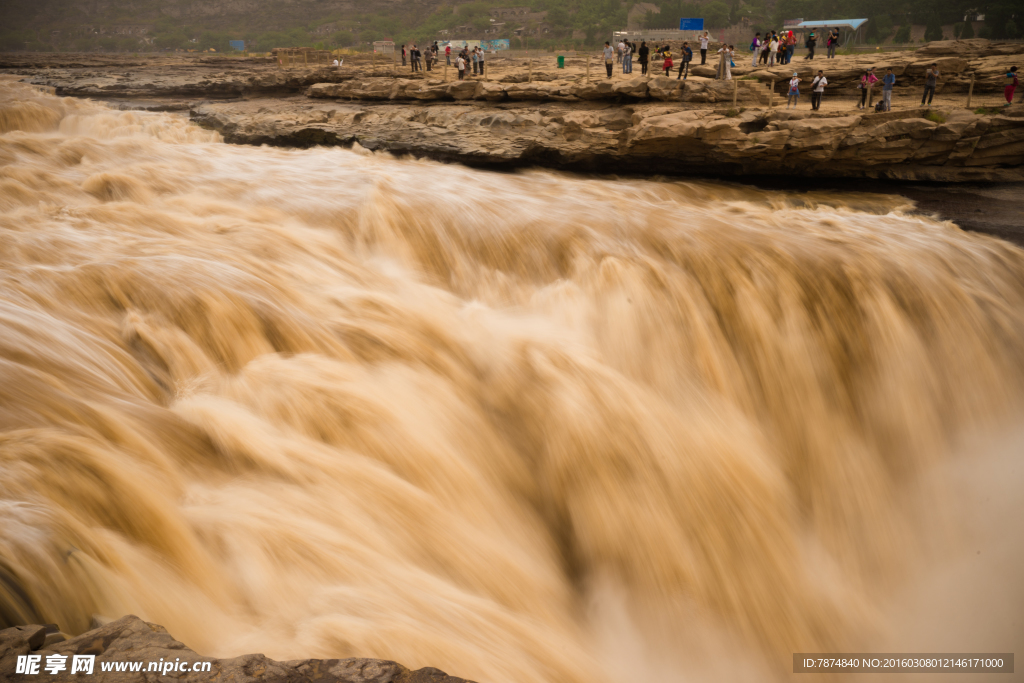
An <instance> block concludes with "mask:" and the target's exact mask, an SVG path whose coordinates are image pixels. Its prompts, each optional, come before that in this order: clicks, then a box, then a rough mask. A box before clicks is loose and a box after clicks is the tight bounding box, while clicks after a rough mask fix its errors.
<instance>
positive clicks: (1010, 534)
mask: <svg viewBox="0 0 1024 683" xmlns="http://www.w3.org/2000/svg"><path fill="white" fill-rule="evenodd" d="M906 208H908V207H907V206H905V202H903V200H900V199H898V198H894V197H884V196H870V195H843V196H836V195H829V194H827V193H818V194H813V193H812V194H807V195H800V196H795V195H790V194H787V193H784V192H764V191H758V190H755V189H751V188H741V187H734V186H729V185H723V184H717V183H710V182H709V183H702V182H686V183H678V182H649V181H641V180H598V179H588V178H578V177H572V176H567V175H563V174H559V173H552V172H541V171H532V172H527V173H520V174H516V175H499V174H492V173H485V172H480V171H475V170H469V169H466V168H462V167H459V166H451V165H441V164H437V163H434V162H429V161H416V160H410V159H395V158H392V157H390V156H387V155H381V154H369V153H365V152H361V151H360V150H358V149H357V150H342V149H313V150H305V151H286V150H279V149H269V148H251V147H236V146H229V145H225V144H223V143H221V142H220V140H219V138H218V136H217V135H216V134H214V133H210V132H207V131H203V130H200V129H198V128H195V127H193V126H192V125H190V124H189V123H188V122H187V121H186V120H185V119H184V118H183V117H179V116H174V115H168V114H145V113H137V112H119V111H112V110H109V109H107V108H105V107H103V106H101V105H98V104H94V103H90V102H86V101H73V100H67V99H58V98H56V97H53V96H51V95H49V94H46V93H43V92H40V91H38V90H36V89H33V88H31V87H29V86H27V85H24V84H18V83H15V82H14V81H13V80H10V79H8V80H4V81H0V212H2V213H0V616H2V618H3V620H4V621H8V622H11V621H15V622H17V621H38V620H40V619H42V620H44V621H52V622H57V623H58V624H60V626H61V627H62V628H63V629H64V630H65V631H68V632H72V633H77V632H81V631H83V630H85V629H87V628H88V626H89V623H90V619H91V618H92V615H94V614H97V615H103V616H106V617H118V616H121V615H122V614H126V613H134V614H137V615H139V616H141V617H143V618H145V619H147V620H149V621H154V622H157V623H160V624H162V625H164V626H165V627H167V628H168V629H169V630H170V632H171V633H172V634H174V635H175V636H177V637H178V638H179V639H181V640H183V641H184V642H186V643H187V644H188V645H189V646H190V647H192V648H194V649H196V650H198V651H200V652H202V653H204V654H211V655H217V656H233V655H237V654H242V653H244V652H254V651H255V652H264V653H265V654H267V655H268V656H271V657H275V658H299V657H329V656H334V657H337V656H354V655H361V656H377V657H386V658H393V659H396V660H398V661H401V662H403V663H404V664H406V665H407V666H412V667H419V666H428V665H431V666H437V667H440V668H443V669H445V670H447V671H449V672H451V673H453V674H456V675H460V676H466V677H472V678H476V679H478V680H480V681H487V682H496V683H497V682H505V681H508V682H512V681H550V682H552V683H566V682H574V681H578V682H581V683H582V682H584V681H587V682H590V681H611V680H620V681H635V680H650V681H660V680H692V679H693V678H698V679H699V678H701V676H707V677H708V678H709V679H710V680H740V679H741V678H742V677H744V676H748V677H751V678H753V679H755V680H762V679H763V678H765V677H771V676H773V675H775V674H777V673H780V672H785V671H786V670H787V668H788V667H789V665H790V662H791V653H792V652H794V651H817V652H828V651H844V650H845V651H857V650H858V648H864V647H869V646H872V645H877V644H880V643H884V644H886V645H887V646H889V647H899V646H906V647H919V648H921V649H919V650H917V651H935V649H936V648H938V647H947V648H951V649H953V650H957V649H960V650H961V651H963V649H965V648H968V647H970V646H977V649H979V650H987V651H994V650H995V651H1005V650H1000V648H1006V649H1012V646H1014V645H1015V644H1017V645H1019V643H1020V640H1021V633H1022V630H1024V626H1022V625H1021V623H1020V620H1019V613H1020V612H1019V610H1020V607H1021V604H1022V603H1021V595H1020V594H1019V590H1018V592H1017V593H1009V594H1006V593H1000V590H1001V588H1002V587H1003V586H1002V584H1000V581H1001V580H1003V579H1004V578H1005V576H1007V574H1005V572H1004V570H1005V568H1006V566H1016V568H1017V571H1019V565H1014V564H1013V562H1016V561H1018V560H1019V556H1018V554H1019V553H1018V551H1019V549H1020V536H1021V534H1020V531H1021V522H1020V520H1021V517H1020V509H1019V506H1015V504H1014V503H1013V500H1015V499H1016V498H1015V495H1016V496H1017V497H1019V489H1016V488H1014V487H1015V486H1016V484H1015V483H1014V482H1018V483H1019V482H1020V481H1021V477H1020V472H1021V467H1020V464H1021V461H1020V449H1019V447H1018V446H1019V439H1017V438H1015V427H1016V423H1019V420H1020V417H1021V415H1022V414H1024V413H1022V411H1021V406H1022V399H1024V342H1022V340H1024V251H1022V250H1020V249H1018V248H1016V247H1013V246H1011V245H1008V244H1006V243H1003V242H1000V241H998V240H995V239H992V238H987V237H983V236H978V235H972V234H966V233H963V232H961V231H960V230H959V229H958V228H957V227H956V226H954V225H952V224H950V223H943V222H939V221H936V220H931V219H929V218H926V217H922V216H917V215H911V214H909V213H904V211H903V210H904V209H906ZM1000 454H1002V455H1000ZM1014 477H1016V479H1015V478H1014ZM1008 482H1009V483H1008ZM1007 490H1009V491H1014V490H1017V491H1018V493H1017V494H1015V495H1014V494H1010V495H1009V496H1007V495H1003V494H1005V492H1006V491H1007ZM1000 492H1002V493H1000ZM992 500H996V501H1004V502H1005V501H1006V500H1009V501H1010V502H1009V503H1006V504H1005V505H1003V507H998V506H996V503H992V502H991V501H992ZM977 501H981V502H980V503H978V504H977V505H975V502H977ZM967 502H970V505H965V503H967ZM985 502H989V503H990V505H989V507H985V505H984V503H985ZM975 513H977V514H975ZM986 515H988V516H987V517H986ZM979 516H980V517H979ZM976 517H979V519H975V518H976ZM993 520H998V521H999V522H1000V525H999V529H998V534H999V539H1001V540H1000V541H999V542H995V541H992V540H991V538H990V536H986V533H987V532H985V531H984V530H983V528H984V529H993V528H995V527H993V526H992V525H991V524H990V522H992V521H993ZM986 539H988V540H986ZM984 544H987V545H984ZM983 546H984V549H985V551H986V554H985V556H982V555H981V552H982V549H983ZM989 550H992V552H989ZM976 552H977V554H976ZM1000 553H1001V554H1000ZM993 555H994V557H993ZM1014 558H1016V559H1014ZM1011 560H1012V561H1011ZM971 562H975V564H970V563H971ZM965 563H967V564H965ZM1008 563H1009V564H1008ZM1001 572H1003V573H1001ZM1013 575H1014V572H1013V571H1011V572H1010V573H1009V574H1008V576H1013ZM922 577H925V578H922ZM1001 577H1002V578H1001ZM928 581H931V582H932V584H931V585H935V586H939V587H941V589H942V591H943V593H944V595H945V597H936V596H935V595H932V594H929V595H927V596H916V597H915V595H914V593H915V590H919V589H920V586H921V585H922V584H923V583H927V582H928ZM979 582H983V583H984V585H986V586H989V587H990V588H991V592H993V593H994V594H997V597H992V596H990V597H991V599H990V600H989V602H984V600H982V598H979V599H978V600H977V601H973V603H974V604H972V605H971V606H970V607H969V608H966V609H964V610H961V612H955V610H954V611H953V612H950V614H952V613H955V614H957V615H958V616H956V618H955V619H951V620H950V621H949V623H948V624H946V623H942V622H941V621H940V622H937V623H936V622H935V621H934V619H933V618H932V617H930V616H928V615H930V614H932V613H931V612H929V611H928V610H929V609H930V608H931V607H934V603H935V601H936V600H938V601H939V602H940V603H941V602H942V601H943V600H946V599H948V597H949V595H950V594H957V595H961V596H970V595H973V593H971V592H970V591H971V590H977V589H976V588H969V587H970V586H975V587H976V586H978V585H979ZM1010 583H1013V584H1014V585H1017V584H1019V575H1018V576H1017V578H1016V579H1014V580H1012V581H1007V585H1009V584H1010ZM1018 589H1019V587H1018ZM937 591H938V589H937ZM956 591H959V593H956ZM1008 596H1009V597H1008ZM965 599H966V598H965ZM1007 601H1008V603H1007ZM989 603H991V605H990V604H989ZM1000 604H1003V605H1004V606H1005V605H1006V604H1008V605H1009V606H1008V607H1007V608H1006V609H1008V610H1009V612H1010V613H1012V614H1017V615H1018V617H1017V618H1016V620H1015V621H1013V622H1011V621H1009V620H1006V621H1005V623H1004V621H1001V619H1003V616H1004V615H1003V613H1002V612H999V610H998V609H997V607H998V605H1000ZM950 609H953V608H950ZM947 616H948V614H947ZM972 619H975V620H976V621H977V623H978V624H981V623H983V624H985V625H987V626H988V627H989V628H988V630H987V631H986V630H985V629H984V628H981V627H980V626H979V627H978V628H979V629H980V630H979V631H978V633H980V634H981V635H985V634H986V633H987V634H989V635H991V636H992V639H991V640H990V641H984V642H978V643H974V642H973V641H970V640H969V634H974V635H978V634H976V633H975V632H974V631H972V630H971V629H972V628H974V626H972V624H975V621H972ZM1011 623H1012V626H1011ZM900 624H903V626H900ZM925 634H930V635H928V638H924V635H925ZM951 634H952V635H951ZM916 636H921V638H924V641H921V639H920V638H918V639H917V640H915V637H916ZM952 636H956V638H961V639H960V640H956V638H953V639H952V641H950V642H946V640H945V639H948V638H951V637H952ZM971 637H973V636H971ZM929 638H930V639H929ZM978 638H981V636H978ZM981 640H984V639H983V638H981ZM1018 650H1019V648H1018ZM888 651H893V650H891V649H890V650H888ZM723 672H725V673H727V674H728V676H725V675H724V674H723Z"/></svg>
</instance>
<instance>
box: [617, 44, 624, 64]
mask: <svg viewBox="0 0 1024 683" xmlns="http://www.w3.org/2000/svg"><path fill="white" fill-rule="evenodd" d="M625 49H626V43H625V41H624V40H620V41H619V44H618V45H616V46H615V63H616V64H622V57H623V56H624V54H625V52H624V50H625Z"/></svg>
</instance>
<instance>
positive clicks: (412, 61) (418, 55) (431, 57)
mask: <svg viewBox="0 0 1024 683" xmlns="http://www.w3.org/2000/svg"><path fill="white" fill-rule="evenodd" d="M439 50H440V48H439V47H438V45H437V43H436V42H435V43H434V44H433V45H428V46H427V49H426V50H420V49H419V47H417V46H416V45H413V46H412V47H411V48H409V52H408V58H409V65H410V66H411V67H412V70H413V71H423V67H424V66H426V68H427V71H431V70H432V67H433V65H434V64H435V63H436V62H437V53H438V51H439ZM405 59H406V49H405V45H403V46H402V66H405Z"/></svg>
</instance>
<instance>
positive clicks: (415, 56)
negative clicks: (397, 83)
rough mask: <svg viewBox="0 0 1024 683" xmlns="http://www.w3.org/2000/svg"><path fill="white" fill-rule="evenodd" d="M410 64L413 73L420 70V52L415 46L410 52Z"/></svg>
mask: <svg viewBox="0 0 1024 683" xmlns="http://www.w3.org/2000/svg"><path fill="white" fill-rule="evenodd" d="M409 64H410V66H411V67H412V70H413V71H419V70H420V51H419V49H417V47H416V46H415V45H413V46H412V49H411V50H409Z"/></svg>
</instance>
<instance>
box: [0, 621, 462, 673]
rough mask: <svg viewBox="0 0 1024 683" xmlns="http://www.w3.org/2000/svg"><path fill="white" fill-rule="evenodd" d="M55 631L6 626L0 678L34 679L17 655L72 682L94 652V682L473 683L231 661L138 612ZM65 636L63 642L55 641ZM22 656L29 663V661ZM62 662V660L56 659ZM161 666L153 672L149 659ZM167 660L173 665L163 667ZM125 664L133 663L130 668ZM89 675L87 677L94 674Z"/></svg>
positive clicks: (348, 663)
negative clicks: (51, 664)
mask: <svg viewBox="0 0 1024 683" xmlns="http://www.w3.org/2000/svg"><path fill="white" fill-rule="evenodd" d="M60 638H61V637H60V636H59V635H57V634H56V628H55V627H54V626H53V625H50V626H16V627H14V628H9V629H5V630H3V631H0V679H2V680H15V679H17V680H22V679H26V678H27V679H28V680H31V678H32V676H31V675H24V674H23V675H19V674H17V673H15V672H16V670H17V669H16V667H17V664H18V657H19V655H21V656H24V655H38V656H39V657H40V659H39V660H38V662H39V663H38V667H39V668H38V673H39V674H40V675H41V676H42V677H43V678H45V680H47V681H53V682H54V683H70V682H71V681H77V680H80V679H81V677H82V676H86V675H87V674H85V673H84V672H78V673H74V674H72V673H71V671H72V662H73V656H74V655H95V661H94V662H93V672H92V675H93V676H96V678H95V679H94V680H98V681H102V682H104V683H105V682H107V681H112V682H116V683H121V682H125V683H127V682H128V681H132V682H134V681H151V680H158V679H166V678H174V679H176V680H177V681H179V682H181V683H193V682H195V683H199V682H200V681H203V682H209V681H219V682H221V683H256V682H260V683H278V682H282V683H306V682H310V683H312V682H313V681H316V682H318V683H469V682H468V681H465V680H464V679H461V678H454V677H452V676H449V675H448V674H446V673H444V672H443V671H439V670H437V669H432V668H424V669H419V670H417V671H410V670H409V669H406V668H405V667H404V666H402V665H401V664H397V663H395V662H390V661H387V660H381V659H360V658H349V659H297V660H293V661H288V662H275V661H274V660H272V659H267V658H266V657H264V656H263V655H260V654H253V655H242V656H241V657H235V658H233V659H213V658H212V657H203V656H202V655H198V654H196V653H195V652H193V651H192V650H190V649H188V648H187V647H185V645H184V644H183V643H180V642H178V641H177V640H175V639H174V638H173V637H172V636H171V635H170V634H169V633H168V632H167V631H166V630H165V629H164V628H163V627H162V626H157V625H156V624H150V623H147V622H145V621H143V620H142V619H139V618H138V617H136V616H131V615H129V616H125V617H122V618H120V619H118V620H117V621H112V622H110V623H109V624H106V625H104V626H101V627H99V628H96V629H93V630H91V631H87V632H85V633H83V634H81V635H79V636H76V637H74V638H71V639H69V640H60ZM54 641H59V642H54ZM50 655H62V656H64V657H66V659H64V660H63V661H62V663H63V664H64V667H65V668H64V669H63V670H62V671H58V672H57V673H56V674H51V673H50V672H49V671H47V670H46V666H47V664H48V662H47V656H50ZM23 661H24V660H23ZM57 661H61V660H60V658H59V657H58V658H57ZM113 662H116V663H125V662H140V663H141V671H125V670H122V671H103V666H102V665H103V664H104V663H113ZM151 662H154V663H156V668H157V669H160V668H161V667H163V668H167V669H169V670H168V671H166V673H165V672H163V671H161V670H158V671H153V670H149V666H150V663H151ZM176 662H181V663H187V665H188V667H189V668H192V667H194V666H195V665H196V663H204V662H208V663H209V669H208V670H207V669H206V666H205V665H204V664H200V666H199V667H198V669H200V670H199V671H182V670H181V669H182V668H185V667H183V666H181V664H178V666H177V668H178V669H179V670H177V671H175V670H171V669H170V665H172V663H176ZM163 663H167V664H168V666H166V667H165V666H164V664H163ZM123 668H129V666H124V667H123ZM91 678H92V676H89V677H88V678H87V679H86V680H88V679H91Z"/></svg>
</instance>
